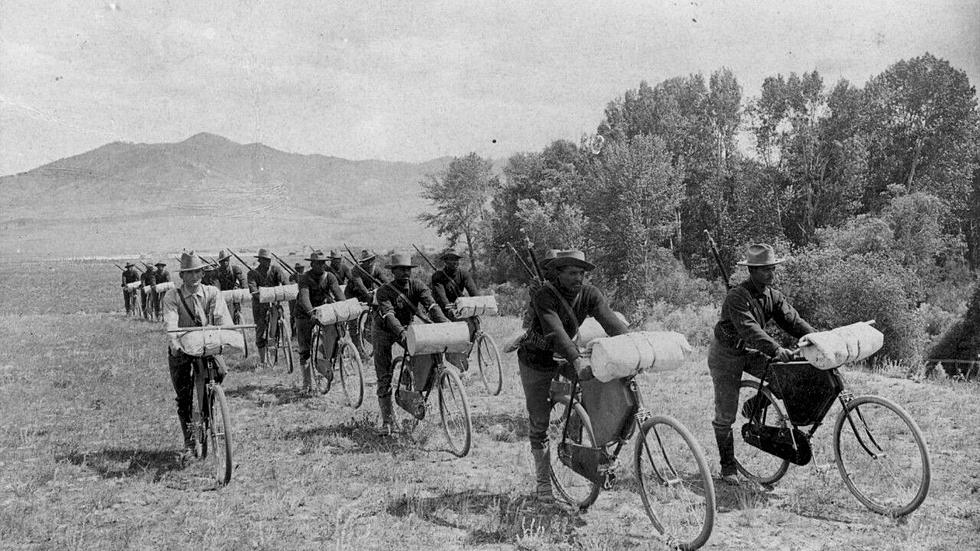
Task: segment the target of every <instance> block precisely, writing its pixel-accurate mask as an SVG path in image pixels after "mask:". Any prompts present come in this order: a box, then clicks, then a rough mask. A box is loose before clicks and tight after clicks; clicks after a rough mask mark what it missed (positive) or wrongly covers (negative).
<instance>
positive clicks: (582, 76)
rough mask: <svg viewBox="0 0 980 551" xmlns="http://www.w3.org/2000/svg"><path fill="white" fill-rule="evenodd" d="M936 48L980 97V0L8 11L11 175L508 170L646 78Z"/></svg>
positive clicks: (806, 67) (880, 65) (265, 4)
mask: <svg viewBox="0 0 980 551" xmlns="http://www.w3.org/2000/svg"><path fill="white" fill-rule="evenodd" d="M423 4H424V5H423ZM926 51H928V52H930V53H932V54H934V55H936V56H938V57H941V58H944V59H946V60H948V61H950V62H951V63H952V65H953V66H954V67H956V68H959V69H962V70H964V71H966V73H967V74H968V75H969V77H970V81H971V83H973V84H974V85H976V83H977V81H978V78H980V0H923V1H907V0H901V1H897V0H891V1H878V0H874V1H871V0H861V1H854V0H842V1H838V2H829V1H816V0H810V1H802V2H796V1H779V0H763V1H732V0H726V1H720V0H719V1H699V2H664V1H656V0H651V1H644V2H639V1H635V2H622V3H619V2H609V1H601V2H600V1H596V2H570V1H565V2H548V3H542V2H531V1H520V2H503V1H496V0H495V1H486V2H474V1H472V0H469V1H460V2H445V1H443V2H425V3H424V2H420V1H412V2H408V1H398V2H396V1H389V2H372V1H365V0H356V1H355V0H351V1H349V2H328V1H315V2H295V3H294V2H287V1H275V2H272V1H258V0H234V1H228V2H225V1H216V0H208V1H197V0H185V1H179V2H178V1H170V2H167V1H160V0H154V1H152V2H151V1H141V2H135V1H128V0H118V1H115V2H106V1H101V2H91V1H86V0H73V1H71V2H37V1H36V0H28V1H21V0H0V174H9V173H13V172H18V171H23V170H28V169H30V168H34V167H36V166H38V165H41V164H43V163H46V162H49V161H52V160H55V159H58V158H61V157H65V156H69V155H74V154H77V153H81V152H83V151H86V150H89V149H92V148H95V147H98V146H100V145H102V144H104V143H107V142H111V141H117V140H119V141H131V142H173V141H180V140H183V139H185V138H187V137H188V136H190V135H193V134H195V133H197V132H202V131H204V132H213V133H216V134H220V135H223V136H226V137H228V138H230V139H232V140H235V141H238V142H242V143H249V142H262V143H265V144H267V145H270V146H272V147H275V148H278V149H282V150H285V151H291V152H296V153H321V154H325V155H335V156H339V157H345V158H349V159H367V158H377V159H387V160H407V161H421V160H426V159H431V158H434V157H439V156H443V155H463V154H465V153H467V152H470V151H476V152H477V153H479V154H481V155H484V156H490V157H495V158H497V157H506V156H508V155H510V154H511V153H514V152H515V151H534V150H540V149H541V148H542V147H543V146H545V145H546V144H548V143H549V142H550V141H552V140H554V139H558V138H567V139H571V140H574V141H577V140H578V139H579V137H580V136H581V135H582V134H584V133H588V132H591V131H593V130H594V129H595V127H596V125H597V124H598V123H599V121H600V120H601V118H602V112H603V107H604V106H605V105H606V103H607V102H608V101H610V100H611V99H614V98H616V97H618V96H621V95H622V93H623V92H624V91H625V90H627V89H629V88H635V87H636V86H637V85H638V84H639V82H640V81H641V80H646V81H648V82H649V83H651V84H656V83H657V82H659V81H661V80H663V79H665V78H669V77H672V76H677V75H687V74H690V73H697V72H701V73H704V74H705V75H708V74H710V73H711V72H712V71H713V70H715V69H718V68H720V67H723V66H725V67H729V68H731V69H732V70H733V71H734V73H735V75H736V77H737V78H738V80H739V82H740V83H741V84H742V87H743V95H744V96H755V95H758V93H759V87H760V85H761V83H762V80H763V79H764V78H765V77H766V76H768V75H773V74H776V73H783V74H788V73H789V72H790V71H795V72H803V71H811V70H814V69H816V70H818V71H819V72H820V73H821V74H822V75H823V76H824V79H825V83H826V84H827V85H828V86H830V85H832V84H833V83H834V82H836V81H837V80H838V79H839V78H841V77H843V78H847V79H849V80H851V81H853V82H855V83H857V84H859V85H860V84H863V83H864V82H865V80H866V79H867V78H868V77H870V76H872V75H874V74H877V73H880V72H882V71H883V70H885V69H886V68H887V67H888V66H889V65H890V64H892V63H894V62H896V61H898V60H900V59H908V58H911V57H915V56H918V55H921V54H922V53H924V52H926ZM494 140H495V141H494Z"/></svg>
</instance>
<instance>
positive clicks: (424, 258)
mask: <svg viewBox="0 0 980 551" xmlns="http://www.w3.org/2000/svg"><path fill="white" fill-rule="evenodd" d="M412 247H414V248H415V250H416V251H418V252H419V254H420V255H422V259H423V260H425V263H426V264H428V265H429V266H431V267H432V269H433V270H435V271H436V272H440V273H442V275H444V276H446V279H448V281H449V285H451V286H452V288H453V292H454V293H456V296H460V295H462V294H463V293H461V292H460V291H459V289H457V288H456V282H454V281H453V280H452V279H451V278H450V277H449V274H447V273H446V272H443V271H442V270H441V269H440V268H436V265H435V264H433V263H432V261H431V260H429V257H427V256H425V253H424V252H422V250H421V249H419V248H418V247H416V246H415V243H412Z"/></svg>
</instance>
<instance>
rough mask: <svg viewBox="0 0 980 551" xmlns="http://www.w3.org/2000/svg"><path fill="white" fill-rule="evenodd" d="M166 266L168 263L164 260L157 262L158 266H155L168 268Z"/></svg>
mask: <svg viewBox="0 0 980 551" xmlns="http://www.w3.org/2000/svg"><path fill="white" fill-rule="evenodd" d="M166 265H167V263H166V262H164V261H163V260H161V261H160V262H157V263H156V264H154V266H166Z"/></svg>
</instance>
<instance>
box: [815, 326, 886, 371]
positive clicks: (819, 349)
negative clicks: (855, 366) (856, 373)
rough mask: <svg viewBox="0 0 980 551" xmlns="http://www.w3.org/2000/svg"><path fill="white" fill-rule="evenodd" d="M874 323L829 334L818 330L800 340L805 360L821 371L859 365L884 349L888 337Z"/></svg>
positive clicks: (846, 327)
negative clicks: (847, 365) (845, 365)
mask: <svg viewBox="0 0 980 551" xmlns="http://www.w3.org/2000/svg"><path fill="white" fill-rule="evenodd" d="M872 323H874V320H871V321H859V322H857V323H852V324H850V325H845V326H843V327H838V328H836V329H831V330H830V331H818V332H816V333H810V334H809V335H806V336H804V337H802V338H800V341H799V344H800V352H802V353H803V357H804V358H806V361H808V362H810V363H811V364H813V365H814V366H816V367H818V368H820V369H834V368H835V367H839V366H841V365H844V364H846V363H848V362H858V361H861V360H863V359H865V358H868V357H869V356H871V355H872V354H874V353H875V352H877V351H879V350H881V347H882V346H883V345H884V344H885V335H883V334H882V333H881V331H878V330H877V329H875V328H874V327H871V324H872Z"/></svg>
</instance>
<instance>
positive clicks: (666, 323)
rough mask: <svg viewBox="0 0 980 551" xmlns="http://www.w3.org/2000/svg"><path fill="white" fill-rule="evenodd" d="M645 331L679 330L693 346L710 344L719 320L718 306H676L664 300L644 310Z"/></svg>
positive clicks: (643, 324) (643, 325)
mask: <svg viewBox="0 0 980 551" xmlns="http://www.w3.org/2000/svg"><path fill="white" fill-rule="evenodd" d="M642 313H643V314H644V315H645V316H644V320H643V323H642V325H641V327H643V330H644V331H677V332H678V333H681V334H682V335H684V336H685V337H687V340H688V342H689V343H691V345H693V346H708V345H709V344H711V336H712V335H713V334H714V327H715V323H716V322H717V321H718V306H715V305H709V304H689V305H687V306H682V307H676V306H674V305H671V304H668V303H666V302H663V301H658V302H655V303H653V304H652V305H651V306H650V307H649V308H647V309H646V310H645V311H644V312H642Z"/></svg>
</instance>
